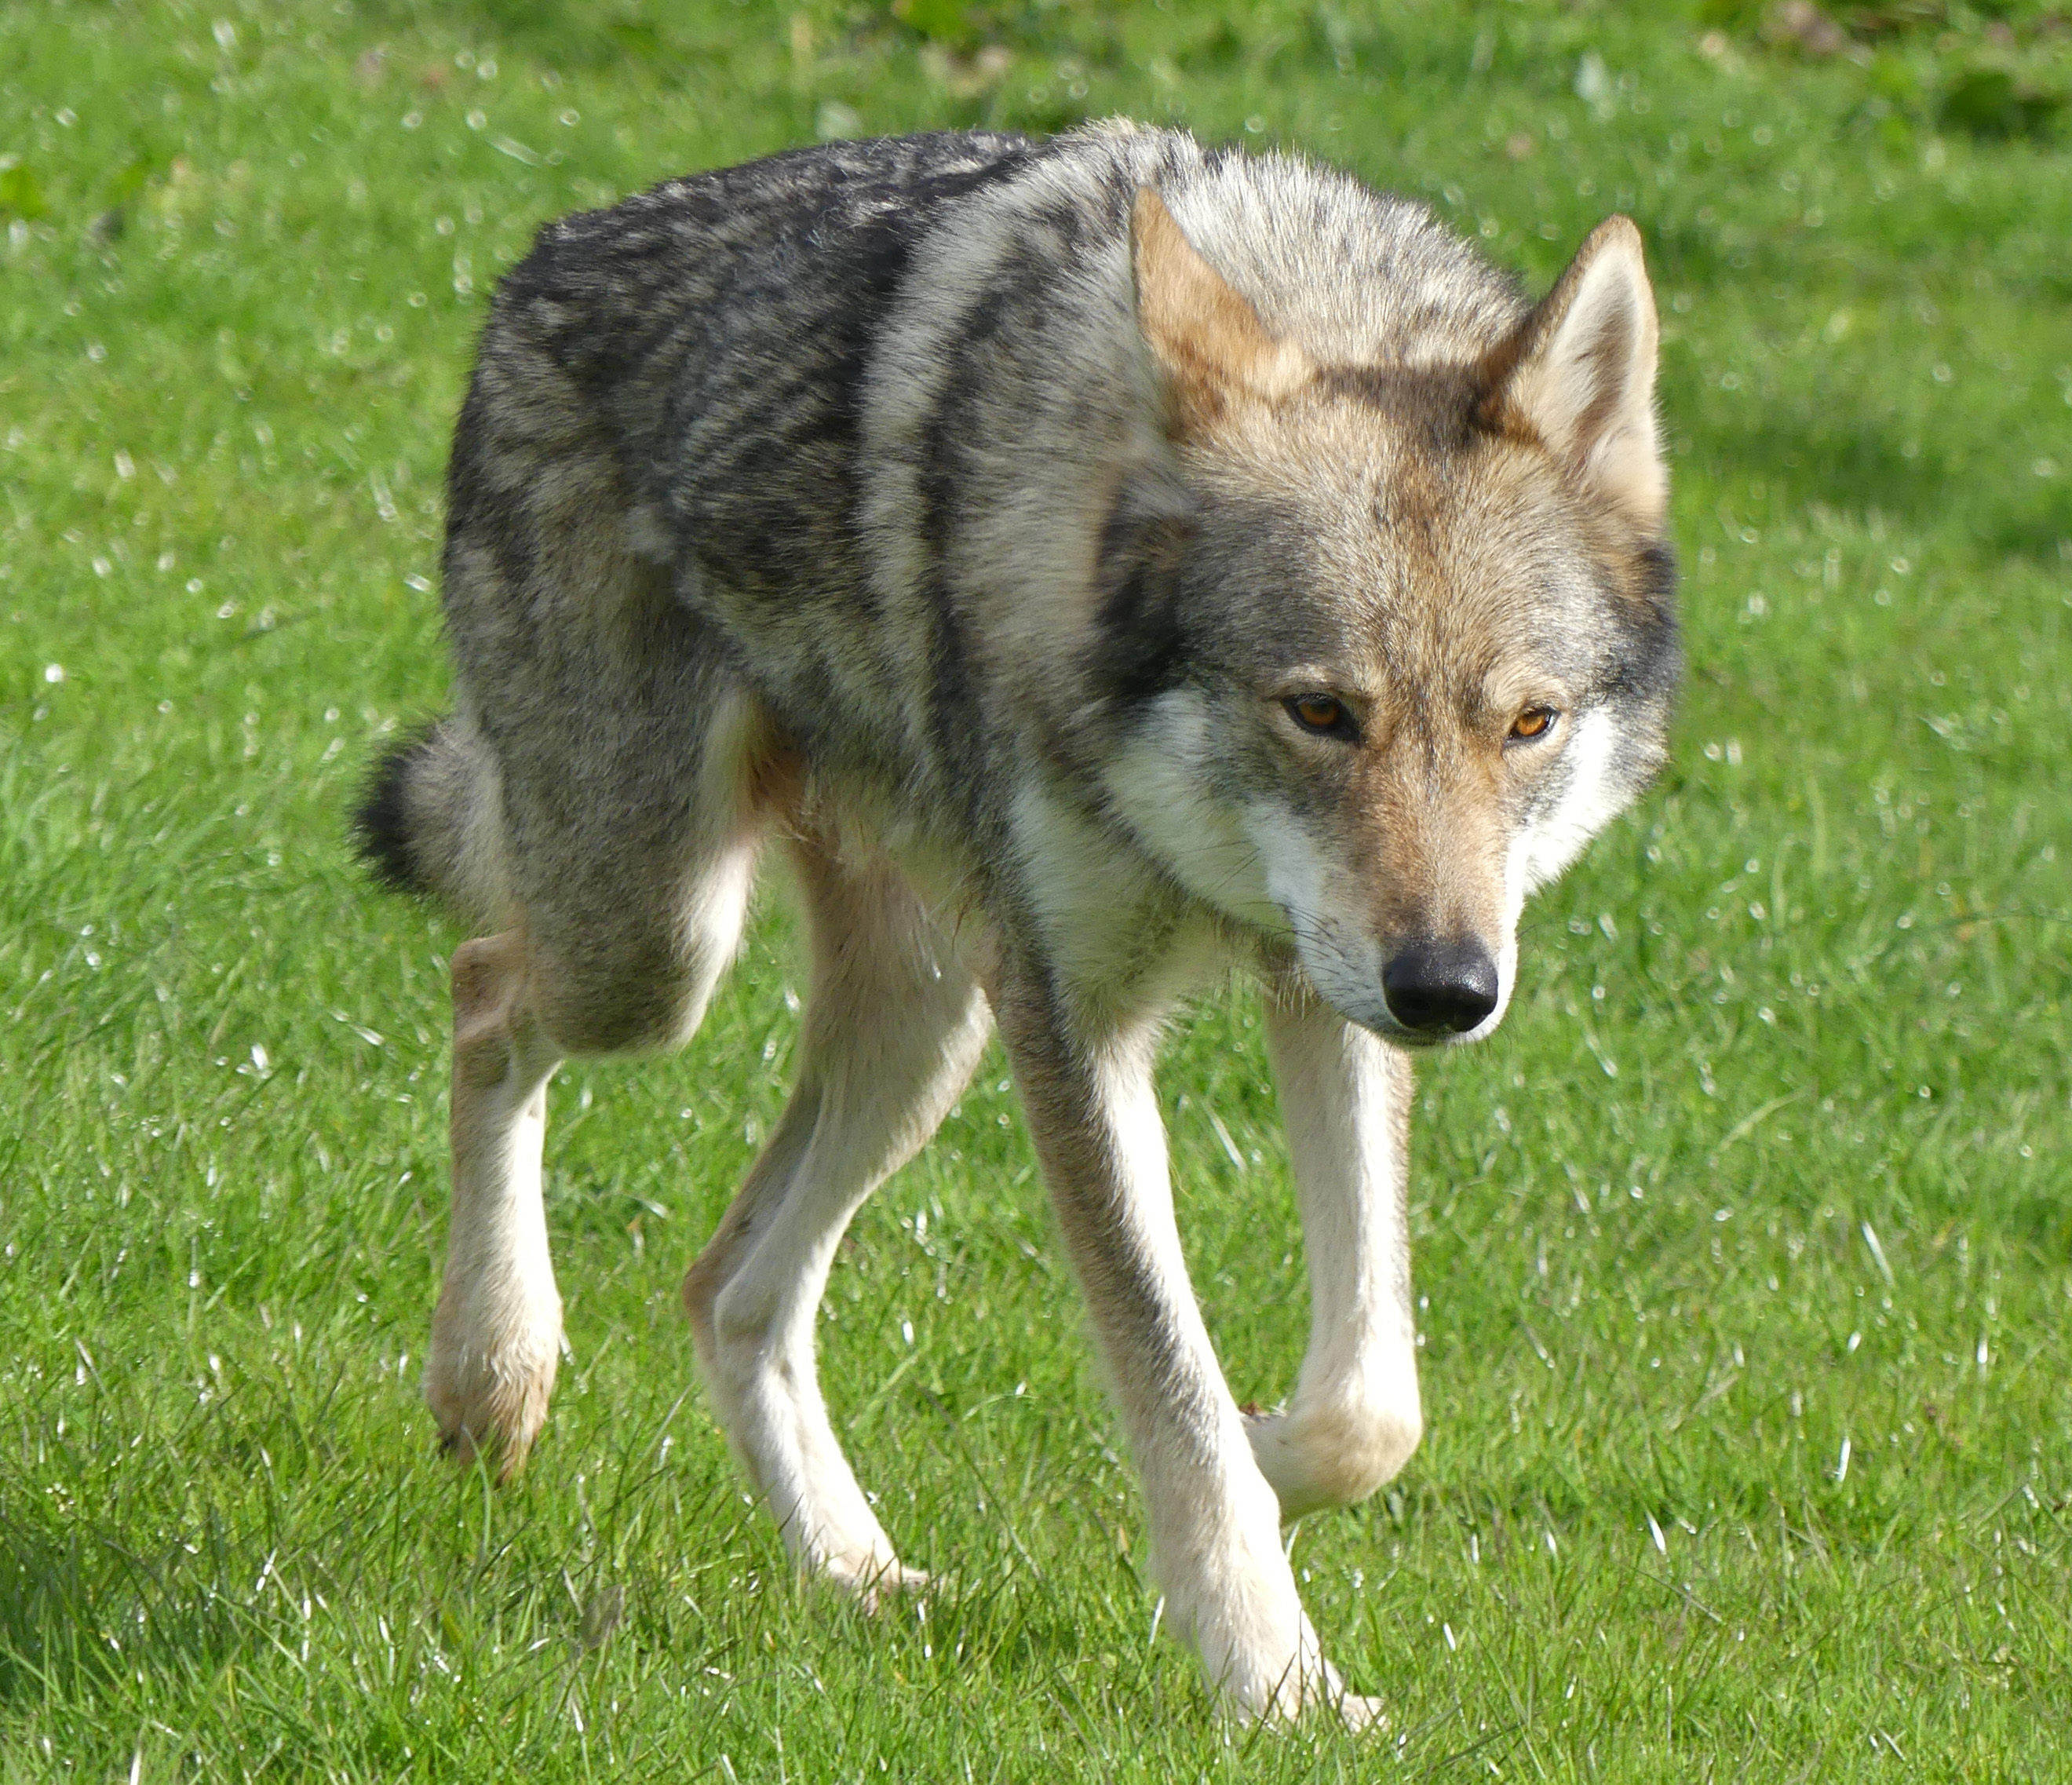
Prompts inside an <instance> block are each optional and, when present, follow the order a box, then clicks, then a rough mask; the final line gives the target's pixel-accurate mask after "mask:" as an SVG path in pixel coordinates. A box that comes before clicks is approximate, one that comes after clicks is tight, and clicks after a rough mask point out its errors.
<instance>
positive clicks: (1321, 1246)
mask: <svg viewBox="0 0 2072 1785" xmlns="http://www.w3.org/2000/svg"><path fill="white" fill-rule="evenodd" d="M1266 1042H1267V1048H1268V1053H1269V1055H1270V1056H1271V1058H1272V1062H1273V1072H1274V1077H1275V1079H1276V1081H1277V1082H1278V1084H1279V1086H1280V1091H1281V1111H1282V1114H1283V1116H1284V1117H1285V1121H1286V1122H1287V1125H1288V1144H1289V1151H1290V1153H1291V1154H1293V1159H1294V1165H1295V1185H1296V1192H1297V1196H1298V1198H1299V1199H1300V1202H1301V1210H1302V1236H1303V1248H1304V1250H1305V1252H1306V1253H1307V1255H1308V1259H1309V1303H1310V1314H1309V1351H1308V1352H1307V1354H1306V1355H1305V1356H1304V1358H1303V1359H1302V1372H1301V1376H1299V1377H1298V1378H1297V1381H1296V1384H1295V1395H1294V1398H1293V1400H1292V1401H1291V1402H1290V1403H1289V1406H1288V1408H1287V1410H1286V1411H1285V1412H1284V1413H1276V1414H1272V1415H1270V1416H1268V1417H1264V1418H1259V1419H1255V1420H1254V1421H1252V1424H1251V1436H1252V1452H1253V1454H1254V1455H1256V1457H1257V1458H1258V1459H1259V1466H1260V1468H1261V1469H1262V1470H1264V1472H1265V1474H1266V1479H1268V1481H1270V1482H1272V1483H1273V1487H1274V1491H1275V1492H1276V1494H1278V1495H1280V1498H1281V1516H1282V1517H1283V1518H1285V1519H1294V1518H1299V1517H1301V1516H1302V1515H1303V1514H1304V1513H1305V1512H1312V1511H1317V1510H1318V1508H1320V1507H1327V1506H1343V1505H1346V1504H1349V1503H1350V1502H1352V1501H1354V1500H1359V1499H1365V1498H1366V1497H1367V1495H1369V1494H1371V1493H1372V1492H1373V1491H1375V1489H1376V1488H1377V1487H1380V1486H1381V1484H1382V1483H1383V1482H1385V1481H1387V1479H1389V1478H1390V1477H1391V1476H1392V1475H1393V1474H1396V1471H1397V1470H1399V1469H1400V1468H1401V1467H1402V1466H1404V1463H1405V1462H1408V1460H1409V1458H1410V1454H1411V1452H1412V1451H1413V1450H1416V1448H1417V1441H1418V1439H1419V1438H1420V1437H1421V1436H1422V1435H1423V1433H1424V1417H1423V1414H1422V1413H1421V1411H1420V1408H1419V1405H1418V1399H1417V1336H1416V1315H1415V1314H1414V1313H1413V1312H1412V1308H1411V1300H1410V1236H1409V1231H1408V1218H1407V1215H1406V1212H1405V1207H1404V1195H1405V1183H1406V1179H1407V1178H1408V1169H1407V1168H1408V1139H1409V1125H1410V1122H1409V1118H1410V1091H1411V1079H1410V1063H1409V1061H1408V1059H1406V1058H1405V1057H1404V1055H1402V1054H1401V1053H1400V1052H1398V1051H1396V1049H1394V1048H1392V1047H1387V1046H1385V1045H1383V1043H1381V1042H1380V1041H1379V1040H1377V1039H1375V1037H1374V1036H1372V1035H1371V1034H1368V1033H1367V1030H1364V1029H1361V1028H1359V1027H1357V1026H1355V1025H1353V1024H1351V1023H1349V1022H1346V1020H1345V1019H1344V1018H1342V1017H1340V1016H1339V1015H1338V1014H1336V1013H1335V1012H1334V1011H1333V1010H1330V1009H1328V1008H1327V1007H1326V1006H1325V1005H1323V1004H1322V1002H1320V1001H1318V999H1317V998H1316V997H1314V996H1313V994H1312V993H1309V992H1308V991H1307V990H1306V989H1301V988H1299V987H1294V986H1290V985H1279V986H1275V987H1272V988H1270V989H1269V990H1268V995H1267V999H1266Z"/></svg>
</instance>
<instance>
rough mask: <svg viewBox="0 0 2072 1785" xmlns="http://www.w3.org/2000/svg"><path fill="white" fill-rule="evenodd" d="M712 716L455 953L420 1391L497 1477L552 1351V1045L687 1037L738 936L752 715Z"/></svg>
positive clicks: (536, 868)
mask: <svg viewBox="0 0 2072 1785" xmlns="http://www.w3.org/2000/svg"><path fill="white" fill-rule="evenodd" d="M714 717H715V718H716V720H717V723H715V724H714V725H713V726H710V727H709V728H708V730H706V733H705V736H704V737H703V738H699V739H696V740H689V739H686V740H685V741H684V742H685V751H684V753H683V755H681V756H680V758H679V759H678V760H679V762H680V763H681V764H682V765H683V766H684V767H685V770H686V771H687V772H686V773H685V775H684V777H683V781H682V785H681V786H680V787H679V788H677V790H676V794H675V796H674V797H672V798H670V799H668V800H660V799H659V798H658V799H656V800H651V801H648V802H644V803H636V804H628V805H627V806H625V807H624V808H623V819H624V823H623V829H622V830H621V833H620V835H619V839H618V840H619V843H620V845H621V848H620V849H619V851H618V852H616V853H615V854H614V855H613V856H612V857H611V858H607V859H605V860H603V861H602V864H600V861H599V858H596V857H594V856H592V857H589V858H586V859H584V860H582V861H580V862H578V861H576V860H574V859H572V858H570V857H569V856H568V855H566V854H563V855H561V856H560V857H559V858H557V857H555V856H553V855H550V854H549V853H547V852H545V851H544V850H541V851H535V852H534V853H532V855H530V856H528V858H524V860H523V861H522V862H520V864H519V868H520V874H522V875H523V876H524V879H523V880H521V886H522V885H523V884H524V882H525V881H530V882H532V884H534V885H535V886H537V887H538V888H539V894H538V895H537V896H536V897H534V898H532V899H529V900H527V899H522V897H521V901H520V910H521V911H522V912H523V914H524V915H523V916H522V918H521V921H520V923H519V924H518V925H517V926H516V927H513V928H512V929H508V930H506V931H504V932H501V933H500V934H498V935H496V936H487V937H483V938H479V939H478V940H475V941H471V942H467V943H463V944H462V945H461V946H460V947H459V948H457V949H455V950H454V958H453V987H454V1066H453V1102H452V1134H453V1214H452V1222H451V1228H450V1236H449V1239H448V1242H447V1253H446V1270H445V1274H444V1277H443V1280H442V1284H441V1287H440V1292H439V1302H438V1310H437V1312H436V1314H434V1318H433V1322H432V1342H431V1346H430V1355H429V1357H428V1359H427V1362H426V1372H425V1397H426V1400H427V1401H428V1402H429V1403H430V1406H431V1409H432V1411H433V1413H434V1416H435V1417H437V1419H438V1423H439V1429H440V1431H441V1433H442V1435H443V1437H444V1439H445V1442H446V1445H447V1446H448V1447H449V1448H450V1449H451V1450H454V1451H455V1452H456V1453H457V1454H458V1455H460V1456H461V1457H462V1458H463V1460H466V1459H471V1458H473V1457H475V1455H476V1454H478V1453H480V1454H483V1455H485V1456H487V1457H488V1458H491V1459H493V1461H494V1462H495V1466H496V1469H497V1472H498V1474H500V1476H503V1477H508V1476H509V1475H511V1474H512V1473H514V1472H515V1471H516V1470H517V1469H518V1468H519V1467H520V1465H521V1464H522V1463H523V1462H524V1459H525V1455H526V1453H527V1451H528V1450H529V1449H530V1448H531V1446H532V1442H533V1440H534V1439H535V1438H537V1437H538V1436H539V1433H540V1429H541V1425H543V1424H544V1422H545V1419H546V1415H547V1401H548V1397H549V1394H550V1393H551V1392H552V1390H553V1383H554V1372H555V1364H556V1361H557V1358H558V1355H559V1353H560V1347H561V1298H560V1296H559V1294H557V1291H556V1289H555V1286H554V1273H553V1263H552V1261H551V1259H550V1258H549V1252H548V1243H547V1228H546V1218H545V1209H544V1207H543V1204H542V1201H541V1148H542V1144H543V1141H544V1140H545V1133H546V1117H547V1109H546V1086H547V1080H549V1077H551V1076H552V1075H553V1071H554V1069H555V1067H557V1065H558V1064H559V1063H560V1062H561V1059H562V1058H563V1057H564V1056H565V1055H569V1054H599V1053H609V1052H619V1051H627V1050H630V1049H639V1048H654V1047H667V1046H669V1045H672V1044H674V1043H677V1042H679V1041H680V1040H682V1039H685V1037H687V1036H688V1035H689V1034H690V1033H691V1032H692V1031H693V1030H695V1029H696V1028H697V1024H698V1022H699V1019H700V1018H701V1016H702V1015H703V1014H704V1010H705V1005H706V1002H707V1001H708V1000H709V997H710V996H711V993H712V991H713V988H714V986H715V985H717V982H718V981H719V978H720V977H721V975H722V973H723V972H724V971H725V969H726V965H727V964H728V963H729V962H730V960H732V959H733V957H734V952H735V949H736V948H737V947H738V943H739V940H740V934H741V927H742V917H743V915H744V912H745V911H746V904H747V898H748V891H749V886H750V878H751V876H752V874H753V871H754V858H755V853H756V845H757V841H758V829H757V825H756V817H757V807H758V804H759V802H758V800H756V798H755V780H756V777H755V775H754V772H753V771H754V734H755V727H754V723H753V714H752V713H750V712H749V711H748V710H747V709H746V703H745V702H742V701H739V700H738V697H736V698H735V699H734V701H732V702H731V703H730V702H729V701H726V700H724V699H723V700H722V701H720V702H719V703H718V705H717V712H716V714H715V715H714ZM645 738H646V734H645V733H644V732H643V733H640V734H635V742H642V741H645ZM693 746H695V747H693ZM701 758H702V767H701ZM592 766H593V768H594V767H595V766H596V765H595V764H594V763H593V765H592ZM599 796H600V797H602V796H603V788H602V784H601V785H600V787H599Z"/></svg>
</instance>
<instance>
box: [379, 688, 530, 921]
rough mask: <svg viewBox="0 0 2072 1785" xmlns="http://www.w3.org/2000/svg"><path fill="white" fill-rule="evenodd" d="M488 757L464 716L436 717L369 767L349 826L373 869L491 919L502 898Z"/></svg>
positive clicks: (499, 832) (461, 911)
mask: <svg viewBox="0 0 2072 1785" xmlns="http://www.w3.org/2000/svg"><path fill="white" fill-rule="evenodd" d="M501 804H502V802H501V800H500V798H499V797H498V786H497V774H496V764H495V759H494V758H493V757H492V756H491V755H490V753H489V751H488V750H487V747H486V746H484V745H483V742H482V740H481V738H479V737H478V736H477V735H476V734H475V730H474V728H473V727H472V726H470V725H468V724H467V722H466V721H464V720H461V719H442V720H441V721H440V722H438V724H437V725H435V726H433V727H432V728H431V730H429V731H427V732H426V733H425V734H423V735H422V736H421V737H418V738H413V739H412V740H411V741H410V742H408V743H405V744H402V745H401V746H398V747H397V749H395V750H394V751H391V752H390V753H389V755H387V756H386V757H384V758H383V759H382V760H381V762H380V763H379V764H378V765H377V766H376V768H375V771H374V773H373V775H372V776H371V777H370V778H369V779H368V784H367V791H366V792H365V794H364V796H362V798H361V800H360V807H359V809H358V810H357V811H356V812H354V814H353V821H352V828H353V831H354V833H355V836H356V839H357V841H358V842H359V845H360V857H361V859H362V860H364V862H366V863H367V865H368V867H370V868H371V869H372V870H373V871H374V874H375V876H376V878H377V879H379V880H380V881H381V882H383V883H384V885H387V886H393V887H394V888H395V889H396V890H397V891H399V892H408V893H415V894H417V895H420V896H426V897H430V898H434V899H438V900H439V901H440V902H441V903H444V904H446V905H449V906H450V907H452V908H453V909H454V911H455V912H456V913H458V915H463V916H465V917H468V918H471V919H475V920H476V921H478V922H480V923H484V924H491V925H493V924H495V923H498V922H500V920H501V919H502V917H503V915H504V907H506V905H507V903H508V895H507V894H506V891H505V886H506V880H505V875H504V838H503V824H502V821H501V816H500V807H501Z"/></svg>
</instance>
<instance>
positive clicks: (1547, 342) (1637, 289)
mask: <svg viewBox="0 0 2072 1785" xmlns="http://www.w3.org/2000/svg"><path fill="white" fill-rule="evenodd" d="M1660 339H1661V327H1660V325H1659V323H1657V321H1656V320H1655V293H1654V291H1653V290H1652V289H1651V287H1650V286H1649V285H1648V282H1647V266H1646V261H1644V260H1643V259H1642V255H1641V248H1640V232H1639V230H1638V229H1637V228H1634V224H1633V221H1632V220H1631V219H1630V218H1627V217H1607V218H1606V219H1605V220H1604V221H1603V222H1602V223H1601V224H1598V225H1597V228H1595V229H1594V230H1593V231H1592V232H1590V237H1589V241H1585V243H1584V244H1583V245H1582V247H1581V249H1579V250H1578V251H1577V255H1576V257H1575V259H1574V260H1573V261H1571V262H1570V263H1569V266H1568V271H1567V272H1565V273H1564V274H1562V275H1561V277H1560V278H1559V279H1558V280H1557V281H1556V282H1555V286H1554V289H1553V290H1552V291H1550V292H1548V294H1547V296H1546V297H1545V298H1544V300H1543V301H1542V302H1540V306H1539V307H1538V308H1537V309H1535V311H1533V312H1532V314H1531V315H1530V316H1528V317H1527V319H1526V320H1525V323H1524V326H1523V327H1521V328H1520V329H1519V331H1518V333H1517V334H1516V335H1514V336H1513V337H1512V338H1511V340H1510V341H1508V342H1507V343H1505V344H1504V346H1503V347H1502V348H1499V349H1498V352H1497V353H1496V354H1495V356H1494V357H1493V358H1492V360H1491V361H1490V365H1489V367H1488V368H1487V369H1488V372H1489V376H1490V394H1489V396H1488V397H1486V399H1485V400H1484V402H1483V405H1482V415H1483V419H1484V420H1485V421H1486V422H1489V423H1490V425H1492V426H1496V427H1498V428H1500V429H1504V430H1523V431H1525V432H1527V433H1529V434H1532V435H1534V436H1535V437H1536V438H1538V439H1540V441H1541V442H1544V444H1545V445H1546V446H1547V448H1548V450H1549V451H1551V452H1552V454H1554V456H1555V457H1556V459H1560V461H1561V462H1562V463H1564V464H1565V465H1567V466H1568V467H1569V468H1570V469H1571V470H1572V471H1573V472H1574V473H1575V474H1576V475H1577V477H1579V478H1580V479H1581V480H1582V482H1583V483H1585V485H1586V486H1588V487H1589V488H1591V489H1592V490H1593V491H1596V492H1597V494H1599V495H1600V496H1602V497H1603V498H1604V499H1605V500H1607V501H1609V502H1610V503H1611V504H1614V506H1615V507H1617V508H1619V509H1621V510H1622V511H1623V512H1625V513H1626V515H1627V516H1629V517H1630V519H1632V520H1635V521H1637V522H1638V523H1639V524H1641V525H1642V526H1644V527H1646V528H1647V529H1650V530H1654V529H1659V527H1660V526H1661V524H1662V521H1663V515H1664V512H1665V510H1666V509H1667V505H1668V497H1669V480H1668V476H1667V472H1666V471H1664V469H1663V463H1662V449H1661V445H1660V442H1659V439H1658V438H1657V434H1656V429H1655V350H1656V348H1657V346H1658V345H1659V342H1660Z"/></svg>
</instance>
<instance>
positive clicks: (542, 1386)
mask: <svg viewBox="0 0 2072 1785" xmlns="http://www.w3.org/2000/svg"><path fill="white" fill-rule="evenodd" d="M560 1361H561V1302H560V1301H559V1299H558V1298H557V1299H556V1300H554V1301H553V1302H552V1303H551V1304H549V1305H543V1306H538V1307H533V1308H528V1309H526V1310H522V1311H520V1312H519V1313H516V1314H509V1313H506V1314H505V1315H504V1317H503V1318H487V1317H484V1316H483V1315H482V1314H479V1313H478V1312H477V1311H476V1310H472V1309H467V1308H463V1307H461V1306H458V1305H457V1303H456V1301H455V1298H452V1297H450V1296H446V1295H442V1296H441V1297H440V1298H439V1306H438V1313H437V1314H434V1316H433V1319H432V1343H431V1355H430V1358H429V1359H427V1360H426V1365H425V1400H426V1403H427V1404H428V1405H430V1408H431V1409H432V1413H433V1416H434V1417H435V1418H436V1419H437V1420H438V1422H439V1434H440V1437H441V1438H442V1441H443V1442H444V1443H445V1446H446V1449H447V1450H450V1451H451V1452H452V1453H453V1454H454V1456H455V1457H457V1458H458V1459H459V1460H460V1461H461V1462H474V1461H475V1458H477V1457H478V1456H481V1457H484V1458H490V1459H492V1460H493V1461H494V1462H495V1465H496V1474H497V1478H498V1479H500V1480H508V1479H510V1477H511V1476H512V1475H513V1474H516V1473H517V1471H518V1470H519V1469H520V1467H522V1466H523V1465H524V1461H525V1457H526V1454H527V1453H528V1451H529V1450H531V1449H532V1443H533V1441H534V1440H535V1439H536V1438H537V1437H539V1435H540V1429H541V1427H542V1426H543V1425H545V1424H546V1422H547V1403H548V1400H549V1397H550V1396H552V1395H553V1390H554V1374H555V1371H556V1369H557V1366H558V1365H559V1363H560Z"/></svg>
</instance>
